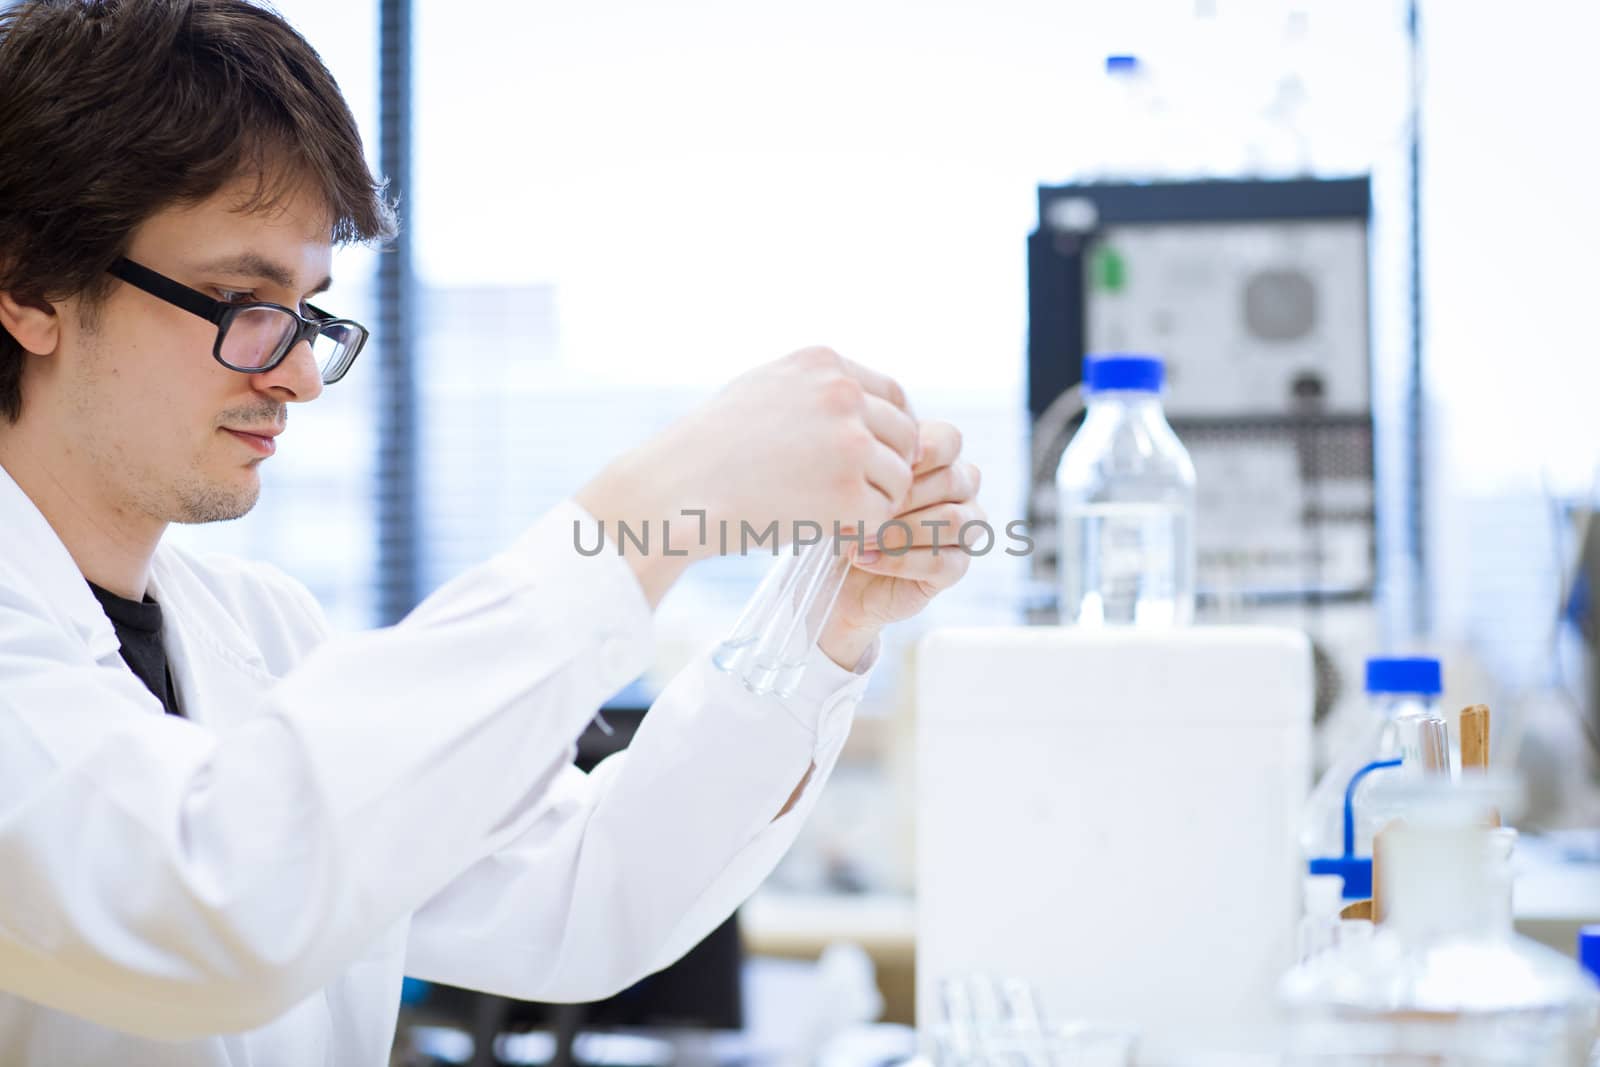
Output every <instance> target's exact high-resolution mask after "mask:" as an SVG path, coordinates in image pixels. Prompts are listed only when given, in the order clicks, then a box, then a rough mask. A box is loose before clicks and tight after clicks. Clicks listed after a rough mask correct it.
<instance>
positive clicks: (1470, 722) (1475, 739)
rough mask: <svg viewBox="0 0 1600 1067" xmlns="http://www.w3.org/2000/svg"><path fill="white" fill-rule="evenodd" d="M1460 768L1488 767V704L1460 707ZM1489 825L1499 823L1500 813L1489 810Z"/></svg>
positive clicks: (1482, 768)
mask: <svg viewBox="0 0 1600 1067" xmlns="http://www.w3.org/2000/svg"><path fill="white" fill-rule="evenodd" d="M1460 734H1461V770H1462V771H1463V772H1467V771H1473V772H1477V773H1482V772H1484V771H1487V770H1488V769H1489V705H1487V704H1474V705H1472V707H1470V708H1462V709H1461V728H1460ZM1489 825H1490V826H1499V825H1500V813H1499V812H1498V811H1490V812H1489Z"/></svg>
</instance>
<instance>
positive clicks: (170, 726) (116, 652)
mask: <svg viewBox="0 0 1600 1067" xmlns="http://www.w3.org/2000/svg"><path fill="white" fill-rule="evenodd" d="M391 225H392V219H391V215H390V212H389V208H388V206H387V205H386V204H385V202H384V200H383V197H382V190H381V186H379V185H378V184H377V183H375V182H374V181H373V179H372V177H371V175H370V173H369V172H368V171H367V169H366V167H365V164H364V163H363V157H362V151H361V145H360V142H359V139H358V136H357V132H356V128H355V124H354V122H353V121H352V119H351V116H350V113H349V111H348V109H347V107H346V106H345V104H344V102H343V100H342V98H341V97H340V95H339V92H338V90H337V88H336V86H335V85H334V83H333V81H332V79H331V78H330V76H329V75H328V73H327V71H326V70H325V69H324V67H323V66H322V64H321V62H320V61H319V60H318V58H317V57H316V55H315V54H314V53H313V52H312V51H311V49H310V48H309V47H308V46H307V45H306V43H305V42H304V41H303V40H302V39H301V38H300V37H299V36H298V35H297V34H296V33H295V32H294V31H293V30H292V29H290V28H289V27H288V26H287V25H285V24H284V23H283V22H282V21H281V20H280V19H279V18H278V17H277V16H276V15H274V14H272V13H270V12H268V11H266V10H263V9H260V8H256V7H253V6H250V5H249V4H248V3H246V2H245V0H101V2H94V0H33V2H27V3H22V4H20V5H18V6H14V7H12V8H10V9H9V10H7V11H5V12H4V13H3V14H0V530H3V531H4V550H3V551H0V1063H5V1064H13V1063H29V1064H32V1063H48V1064H74V1065H77V1064H98V1063H115V1064H121V1065H128V1064H139V1065H143V1064H151V1065H154V1064H161V1065H163V1067H172V1065H190V1064H195V1065H199V1064H204V1065H216V1064H235V1065H236V1064H285V1065H296V1067H300V1065H306V1064H319V1063H328V1064H338V1065H341V1067H343V1065H377V1064H381V1063H384V1062H386V1056H387V1051H388V1048H389V1045H390V1042H391V1040H392V1037H393V1030H394V1024H395V1017H396V1011H397V1000H398V993H399V985H400V979H401V975H402V974H404V973H409V974H413V975H417V976H419V977H423V978H431V979H437V980H441V981H445V982H450V983H454V984H458V985H463V986H469V987H474V988H479V989H484V990H490V991H494V992H499V993H503V994H508V995H511V996H517V997H524V998H533V999H540V1000H560V999H588V998H593V997H598V996H602V995H605V994H608V993H610V992H612V991H615V990H617V989H620V988H623V987H625V986H627V985H628V984H630V983H632V982H633V981H635V980H637V979H638V978H640V977H641V976H643V975H645V974H647V973H649V972H651V971H653V970H655V969H658V968H660V967H662V966H665V965H666V964H667V963H669V962H671V961H672V960H673V959H675V958H676V957H677V956H679V955H680V954H682V953H683V952H684V951H685V950H687V949H688V948H689V947H691V946H692V945H693V944H694V943H695V942H696V941H697V940H698V939H699V938H700V937H702V936H703V935H704V934H705V933H706V932H707V931H709V930H710V929H712V928H713V927H714V926H715V925H716V924H718V923H719V922H720V921H721V920H722V919H723V918H725V917H726V916H727V914H729V912H730V911H731V910H732V909H733V908H734V907H736V906H737V905H738V903H739V902H740V901H741V900H742V899H743V898H744V897H745V896H746V895H747V894H748V893H749V892H751V891H752V890H753V889H754V888H755V887H756V886H757V885H758V884H759V883H760V881H761V879H762V878H763V877H764V876H765V875H766V873H767V872H768V871H769V870H770V869H771V867H772V866H773V864H774V863H775V862H776V861H777V859H778V857H779V856H780V855H781V854H782V852H783V851H784V849H785V848H786V847H787V846H788V844H789V842H790V841H791V840H792V838H793V836H794V834H795V831H796V828H797V825H798V822H799V820H800V819H802V818H803V817H804V815H805V813H806V811H807V810H808V809H809V807H810V806H811V804H812V802H813V800H814V798H815V796H816V792H817V790H818V788H819V787H820V785H821V783H822V782H823V780H824V779H825V778H826V777H827V775H828V772H829V770H830V769H831V767H832V765H833V762H834V760H835V758H836V757H837V755H838V752H839V748H840V745H841V744H842V742H843V739H844V736H845V733H846V731H847V730H848V727H849V722H850V717H851V713H852V709H853V707H854V705H855V703H856V701H857V699H858V697H859V694H860V692H861V689H862V687H863V685H864V684H865V683H864V678H865V674H866V672H867V670H868V669H869V668H870V665H871V663H872V661H873V659H874V657H875V651H874V649H875V641H876V635H877V633H878V631H879V630H880V629H881V627H882V626H883V625H885V624H887V623H889V622H892V621H895V620H898V619H902V618H905V617H907V616H909V615H911V614H914V613H915V612H917V611H919V610H921V609H922V607H923V606H925V605H926V603H927V602H928V600H929V599H930V598H931V597H932V596H933V595H935V594H937V593H938V592H939V591H940V590H942V589H943V588H945V587H947V586H949V585H950V584H951V583H952V582H954V581H956V580H958V579H959V578H960V576H961V574H962V573H963V571H964V569H965V566H966V564H967V557H966V556H965V555H964V554H962V553H961V552H954V551H951V550H950V549H949V548H948V547H946V548H945V549H944V550H943V551H937V550H935V549H934V548H932V547H930V545H931V540H930V537H931V534H932V533H933V532H934V531H933V529H932V527H931V526H926V527H925V526H924V525H923V523H924V522H927V523H941V522H942V523H945V524H946V526H945V529H946V530H947V531H948V530H950V529H954V528H955V527H956V526H959V525H960V524H962V523H963V522H966V521H969V520H971V519H974V518H979V517H981V514H982V513H981V511H979V509H978V508H977V505H976V503H975V501H974V495H975V492H976V489H977V482H978V478H977V472H976V470H975V469H973V468H972V467H971V466H970V465H969V464H966V463H964V462H962V461H960V460H959V458H958V452H959V438H958V436H957V435H956V434H955V432H954V430H953V429H952V428H950V427H948V426H944V425H941V424H935V423H923V424H921V425H920V426H919V424H918V423H917V422H916V421H915V420H914V419H913V418H912V417H911V415H910V413H909V411H908V409H907V407H906V404H905V400H904V397H903V395H902V394H901V392H900V390H899V388H898V387H897V386H896V385H895V384H894V383H893V382H891V381H889V380H888V379H886V378H884V377H882V376H881V375H878V374H875V373H873V372H871V371H869V370H866V369H865V368H862V367H859V366H856V365H854V364H851V363H849V362H847V361H845V360H843V359H841V358H840V357H838V356H837V355H835V354H833V353H832V352H829V351H827V350H825V349H811V350H806V351H804V352H800V353H796V354H795V355H793V356H790V357H787V358H785V359H782V360H779V361H777V362H776V363H773V364H770V365H767V366H764V367H760V368H758V369H756V370H754V371H752V372H750V373H748V374H746V375H745V376H744V377H742V378H740V379H738V380H737V381H735V382H734V383H733V384H732V385H730V386H729V387H728V388H727V389H725V390H724V391H723V392H722V393H721V394H720V395H718V396H717V397H716V398H715V399H713V400H712V401H711V402H710V403H708V404H707V405H706V406H705V407H704V408H702V409H701V410H699V411H698V412H696V413H695V414H693V415H692V416H691V417H689V418H687V419H685V420H684V421H682V422H680V423H678V424H676V425H674V426H672V427H671V428H669V429H668V430H667V431H666V432H665V433H664V434H662V435H661V436H660V437H658V438H657V439H656V440H654V441H652V442H650V443H649V444H648V445H647V446H645V447H643V448H641V449H639V450H637V451H635V452H632V453H630V454H628V455H625V456H623V457H622V458H620V459H619V460H617V461H616V462H615V463H613V464H612V465H611V466H610V467H609V468H607V469H606V470H605V471H604V472H603V473H602V474H601V475H600V476H599V477H598V478H596V479H595V481H593V482H592V483H590V484H589V485H588V486H585V487H584V488H583V489H582V490H581V491H580V492H579V493H578V494H577V495H576V496H575V497H574V499H573V500H572V501H569V502H567V503H564V504H563V505H561V506H560V507H558V508H556V509H555V510H554V511H553V512H551V513H550V514H549V515H548V516H546V517H545V518H544V519H543V520H541V521H540V522H538V523H536V524H535V525H534V526H533V527H532V528H531V529H530V530H528V531H527V532H526V533H525V534H524V535H523V536H522V537H521V538H520V539H519V540H518V541H517V542H516V543H515V544H513V545H512V546H511V547H509V548H508V549H507V550H506V551H505V552H503V553H502V554H501V555H499V556H497V557H495V558H494V559H492V560H490V561H488V562H487V563H485V564H483V565H482V566H480V567H478V568H476V569H474V570H472V571H470V572H468V573H466V574H464V575H463V576H461V577H460V578H458V579H457V580H455V581H454V582H452V583H450V584H449V585H447V586H446V587H445V588H443V589H441V590H439V591H438V592H437V593H435V594H434V595H433V596H431V597H429V598H428V599H427V600H426V601H424V602H423V603H422V604H421V605H420V606H419V607H418V608H417V609H416V610H415V611H414V612H413V613H412V614H411V615H410V616H409V617H408V618H406V619H405V620H404V621H403V622H402V623H400V624H399V625H398V626H395V627H392V628H390V629H386V630H380V631H376V632H372V633H366V634H358V635H351V636H334V635H331V634H329V633H328V628H327V625H326V622H325V620H324V618H323V616H322V614H321V612H320V610H319V609H318V607H317V605H316V604H315V603H314V602H313V601H312V599H311V597H310V596H309V594H308V593H307V592H306V591H305V590H304V588H303V587H301V586H299V585H298V584H296V583H294V582H293V581H291V580H290V579H288V578H286V577H285V576H283V575H281V574H279V573H278V572H276V571H273V570H271V569H269V568H266V567H264V566H260V565H253V564H249V563H245V562H241V561H228V560H218V559H200V558H196V557H193V556H191V555H189V554H186V553H184V552H180V551H178V550H176V549H174V548H173V547H171V546H166V545H163V544H161V537H162V534H163V531H164V530H165V528H166V527H167V525H168V524H169V523H173V522H210V521H215V520H220V519H228V518H234V517H237V516H240V515H243V514H244V513H245V512H247V511H248V510H249V509H250V507H251V506H252V505H253V504H254V502H255V500H256V497H257V494H258V492H259V481H258V478H259V468H260V466H261V464H262V463H263V462H266V461H267V459H268V458H269V457H270V456H271V455H272V453H273V451H274V449H275V438H276V435H278V434H279V433H280V432H281V431H283V429H284V427H285V416H286V412H287V407H288V405H289V404H291V403H304V402H306V401H309V400H313V399H315V398H316V397H317V396H318V394H319V393H321V391H322V389H323V387H324V386H325V385H328V384H332V383H333V382H334V381H336V380H337V379H338V378H339V377H340V376H341V375H342V374H344V373H345V372H346V371H347V370H348V369H349V364H350V361H351V360H352V359H353V358H354V357H355V355H356V354H358V353H359V348H360V344H361V342H362V341H363V339H364V338H363V335H364V331H363V330H362V328H361V327H360V326H359V325H356V324H354V323H350V322H347V321H344V320H338V319H336V318H335V317H334V316H333V315H331V314H330V313H327V312H324V311H322V310H319V309H317V308H316V307H314V306H313V304H312V303H310V302H308V301H311V300H313V298H314V297H315V296H316V294H317V293H318V292H319V291H321V290H322V289H324V288H326V287H327V285H328V284H329V279H328V277H327V274H328V267H329V263H330V250H331V247H332V245H333V244H334V243H336V242H340V241H348V240H360V241H378V240H381V239H382V238H384V237H385V236H386V235H387V234H388V233H389V232H390V229H391ZM685 508H693V509H704V511H705V513H706V514H705V520H706V523H707V526H708V527H709V528H710V529H711V530H715V529H717V527H718V525H719V524H720V523H721V522H724V521H726V522H729V523H731V524H733V526H734V528H735V529H737V528H738V524H739V523H740V522H742V521H747V522H749V523H750V524H751V525H752V526H754V527H756V528H758V529H764V528H765V527H766V526H767V524H768V523H770V522H772V521H777V522H779V523H781V524H783V526H784V528H788V527H789V524H790V523H792V522H795V521H798V520H801V519H805V520H811V521H816V522H819V523H821V524H822V525H823V526H824V528H828V527H829V526H831V524H832V522H834V521H838V520H846V521H849V522H852V523H859V524H860V525H861V527H862V528H863V529H865V530H869V531H870V530H874V529H877V528H879V525H880V524H881V523H882V522H883V521H884V520H886V519H889V518H891V517H893V516H896V515H900V516H902V517H903V518H904V519H906V520H907V523H908V528H910V529H913V530H915V531H916V532H917V539H916V542H915V544H914V545H912V546H909V551H902V550H901V549H904V548H906V547H907V546H903V545H896V546H891V545H887V544H885V545H882V546H876V547H872V548H869V550H868V551H866V552H864V553H863V554H862V556H861V561H862V566H861V567H860V568H858V569H857V570H856V571H855V572H854V573H853V574H852V576H851V578H850V579H849V583H848V585H847V587H846V589H845V591H844V593H843V594H842V595H841V598H840V601H839V605H838V608H837V609H836V611H835V614H834V617H833V620H832V621H831V622H830V624H829V626H828V629H827V631H826V632H825V634H824V635H823V638H822V640H821V641H820V642H819V647H818V650H817V651H816V652H815V653H814V655H813V657H812V660H811V662H810V664H809V666H808V669H807V672H806V675H805V678H804V680H803V682H802V685H801V688H800V690H799V691H798V692H797V693H796V694H795V695H794V696H792V697H789V698H784V699H778V698H774V697H765V698H758V697H755V696H752V695H751V694H749V693H748V692H746V691H745V690H744V689H743V688H742V687H741V686H740V685H739V684H738V683H737V681H736V680H734V679H733V678H731V677H729V676H727V675H724V674H722V673H720V672H718V671H716V670H715V669H714V668H712V667H711V666H710V665H709V663H707V662H706V661H705V660H704V659H702V660H700V661H698V662H696V663H694V664H693V665H692V666H691V667H690V668H689V669H687V670H686V671H685V672H684V673H683V674H681V675H680V676H679V677H678V678H677V679H675V680H674V681H673V682H672V683H671V684H670V685H669V686H668V687H667V688H666V690H665V691H664V692H663V693H662V695H661V697H660V699H659V701H658V702H657V704H656V705H655V707H654V708H653V709H652V711H651V713H650V715H649V716H648V717H647V719H646V720H645V723H644V726H643V728H642V729H641V730H640V731H639V733H638V735H637V737H636V739H635V741H634V744H633V746H632V747H631V749H630V750H629V752H627V753H626V754H624V755H623V756H620V757H617V758H615V759H613V760H610V761H607V762H606V763H605V764H603V765H602V766H601V767H600V768H599V769H597V770H596V771H595V773H594V774H592V775H590V776H585V775H583V774H581V773H579V772H578V771H576V770H575V769H573V768H572V767H571V765H570V758H571V754H572V748H573V743H574V740H575V738H576V737H577V735H578V734H579V733H580V732H581V731H582V729H583V727H584V725H585V724H586V723H587V722H588V720H589V719H590V717H591V716H592V714H593V712H594V710H595V708H596V707H597V706H598V705H599V703H600V702H601V701H602V700H604V699H605V698H606V697H607V696H608V695H609V694H610V693H612V692H614V691H615V690H616V689H618V688H619V687H620V686H621V685H623V684H624V683H626V682H627V681H628V680H629V679H630V678H632V677H633V676H635V675H636V674H637V673H638V672H639V671H640V670H641V669H642V668H643V666H644V665H645V663H646V661H647V659H648V646H649V630H650V610H651V608H652V607H653V606H654V605H655V604H656V603H657V602H658V601H659V600H660V598H661V596H662V595H663V594H664V593H665V592H666V590H667V589H668V588H669V587H670V586H671V584H672V582H673V581H674V580H675V579H676V578H677V577H678V576H679V574H681V572H682V571H683V569H684V568H685V567H686V566H687V565H688V564H689V563H690V562H692V561H693V560H694V559H696V558H701V557H704V556H706V555H708V554H709V553H710V552H711V551H712V549H711V548H710V547H709V545H710V544H715V543H716V540H717V539H716V538H715V537H710V538H707V542H708V543H702V544H699V545H695V544H693V543H692V542H691V543H690V544H688V545H687V546H685V547H688V548H689V549H690V552H689V555H688V556H687V557H678V556H666V555H663V554H660V553H659V552H657V553H655V554H645V553H640V552H630V553H627V554H620V555H619V553H618V552H616V551H613V550H612V545H611V543H610V541H611V539H612V538H613V537H614V534H615V529H616V527H615V523H616V522H617V521H618V520H627V521H630V522H632V523H634V524H635V526H637V524H640V523H643V522H646V521H651V522H655V523H657V524H659V523H660V522H661V521H662V520H663V519H668V518H678V517H679V516H680V512H681V511H682V510H683V509H685ZM685 527H687V528H693V524H692V523H689V522H680V524H679V526H677V527H675V530H680V529H682V528H685ZM602 530H604V531H606V534H605V536H606V537H607V539H608V545H607V550H606V551H603V552H601V553H599V554H598V555H589V554H585V553H582V552H579V551H577V546H578V545H579V544H582V545H590V546H592V545H594V544H595V543H596V541H597V538H598V537H599V536H600V535H601V533H602ZM575 535H576V536H575ZM951 540H952V537H951V536H950V534H949V533H948V532H946V533H945V534H944V536H943V543H944V544H945V545H948V544H949V542H950V541H951Z"/></svg>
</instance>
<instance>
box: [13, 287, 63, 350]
mask: <svg viewBox="0 0 1600 1067" xmlns="http://www.w3.org/2000/svg"><path fill="white" fill-rule="evenodd" d="M0 328H4V329H5V331H6V332H7V333H9V334H10V335H11V336H12V337H15V338H16V339H17V343H18V344H20V345H21V346H22V347H23V349H24V350H25V351H28V352H32V353H33V354H34V355H36V356H48V355H49V354H50V353H52V352H54V351H55V350H56V345H57V344H58V343H59V342H60V340H61V319H60V317H59V316H57V314H56V309H55V308H53V307H51V306H50V305H49V304H47V303H45V302H44V301H43V300H38V299H33V298H30V297H21V296H18V295H17V294H15V293H9V292H4V291H0Z"/></svg>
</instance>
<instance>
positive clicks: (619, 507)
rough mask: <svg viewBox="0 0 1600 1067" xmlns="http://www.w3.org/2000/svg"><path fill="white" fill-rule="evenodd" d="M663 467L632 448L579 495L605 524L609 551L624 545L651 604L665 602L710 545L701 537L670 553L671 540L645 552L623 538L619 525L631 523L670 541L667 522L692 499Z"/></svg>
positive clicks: (580, 503) (584, 505) (580, 501)
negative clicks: (668, 552)
mask: <svg viewBox="0 0 1600 1067" xmlns="http://www.w3.org/2000/svg"><path fill="white" fill-rule="evenodd" d="M657 466H659V465H651V464H650V463H648V462H647V461H646V460H645V458H644V455H643V454H642V453H641V452H631V453H629V454H627V455H625V456H623V457H621V458H620V459H618V460H617V461H616V462H614V463H612V464H611V465H610V466H608V467H607V468H606V469H605V470H603V471H601V472H600V474H599V475H597V476H596V477H595V479H594V480H593V481H591V482H590V483H589V484H588V485H586V486H584V487H583V488H582V489H580V490H578V492H577V494H576V495H575V496H574V497H573V499H574V500H575V501H576V502H577V504H578V506H579V507H581V508H583V509H584V510H585V511H587V512H588V513H589V514H590V515H593V516H594V517H595V519H596V520H598V521H599V522H600V524H601V526H602V528H603V529H604V531H605V533H606V540H607V542H608V544H607V545H606V547H605V551H607V552H612V551H617V550H618V549H619V547H620V548H621V550H622V558H623V559H624V560H625V561H626V562H627V564H628V566H629V568H631V569H632V571H633V574H634V577H635V578H637V579H638V580H639V586H640V588H642V589H643V590H644V595H645V599H646V600H648V601H649V602H650V607H651V608H654V607H655V606H656V605H657V604H659V603H661V598H662V597H664V596H666V595H667V590H668V589H671V588H672V583H674V582H676V581H677V580H678V578H679V577H680V576H682V574H683V572H684V571H685V570H687V569H688V567H689V564H691V563H693V562H694V561H695V560H697V559H699V558H701V557H702V556H704V555H705V547H704V546H703V545H701V544H699V543H698V542H697V541H690V542H688V543H686V544H683V545H679V546H678V548H677V549H675V550H674V552H673V554H671V555H668V554H667V553H666V548H667V547H668V546H667V545H665V544H661V545H660V546H659V550H656V551H649V552H641V551H639V550H638V549H637V548H632V549H629V548H628V546H627V545H625V544H624V543H623V542H622V541H621V540H620V539H619V534H618V524H619V523H623V522H625V523H627V524H628V526H629V528H630V529H633V530H649V529H654V530H656V531H657V532H658V535H659V536H661V537H662V538H663V540H664V538H665V534H664V533H662V532H661V531H664V530H665V526H664V523H666V522H668V521H670V520H671V519H673V518H675V517H678V515H679V511H680V509H681V508H682V507H683V506H684V501H685V500H686V499H688V498H687V497H685V496H684V495H683V493H681V492H679V489H678V486H676V485H675V484H674V483H673V482H672V481H671V479H670V477H667V476H666V475H665V472H663V471H661V470H658V469H655V468H656V467H657ZM692 503H701V502H698V501H695V502H692ZM689 525H693V524H692V523H690V524H689ZM678 549H682V550H684V554H680V553H679V551H678Z"/></svg>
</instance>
